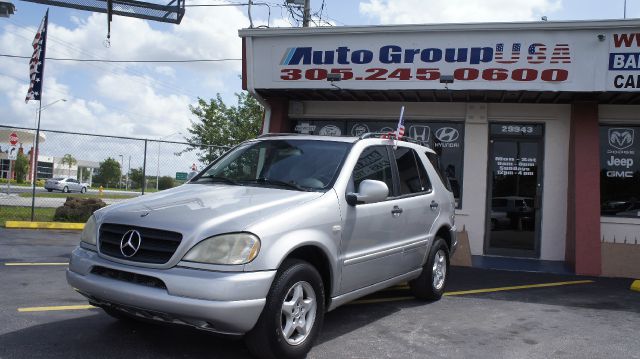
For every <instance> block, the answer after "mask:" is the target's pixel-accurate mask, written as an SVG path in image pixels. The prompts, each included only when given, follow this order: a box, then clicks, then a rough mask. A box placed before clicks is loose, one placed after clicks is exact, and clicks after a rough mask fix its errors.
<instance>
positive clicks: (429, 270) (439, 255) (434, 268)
mask: <svg viewBox="0 0 640 359" xmlns="http://www.w3.org/2000/svg"><path fill="white" fill-rule="evenodd" d="M448 274H449V247H447V244H446V243H445V241H444V239H442V238H440V237H436V238H435V240H434V242H433V245H432V246H431V250H430V251H429V257H428V258H427V263H426V264H425V265H424V267H423V269H422V273H421V274H420V276H419V277H418V278H416V279H414V280H412V281H410V282H409V287H410V288H411V292H412V293H413V295H414V296H415V297H416V298H418V299H423V300H428V301H436V300H439V299H440V298H441V297H442V294H443V293H444V289H445V287H446V286H447V276H448Z"/></svg>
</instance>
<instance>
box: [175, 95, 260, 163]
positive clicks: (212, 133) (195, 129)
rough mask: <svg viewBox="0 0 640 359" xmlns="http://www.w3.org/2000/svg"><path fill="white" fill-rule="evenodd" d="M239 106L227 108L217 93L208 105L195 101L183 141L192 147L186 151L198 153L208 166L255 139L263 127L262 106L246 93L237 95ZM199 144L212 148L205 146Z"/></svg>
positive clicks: (201, 101)
mask: <svg viewBox="0 0 640 359" xmlns="http://www.w3.org/2000/svg"><path fill="white" fill-rule="evenodd" d="M236 97H237V99H238V104H237V105H236V106H227V105H226V104H225V103H224V102H223V101H222V97H220V94H217V95H216V98H215V99H210V100H209V102H207V101H205V100H203V99H201V98H198V104H197V106H191V105H190V106H189V110H190V111H191V113H193V114H194V115H195V116H196V120H193V121H191V126H190V127H189V129H188V131H189V133H190V135H191V136H189V137H187V138H186V140H187V142H188V143H189V145H190V146H191V147H190V148H189V149H187V151H193V150H196V151H197V156H198V159H199V160H200V161H201V162H203V163H210V162H212V161H213V160H215V159H216V158H218V157H219V156H220V155H221V154H222V153H224V152H225V151H226V150H227V149H228V148H230V147H233V146H235V145H237V144H239V143H241V142H243V141H246V140H249V139H252V138H255V137H256V136H258V134H259V133H260V127H261V125H262V113H263V108H262V106H261V105H260V104H259V103H258V101H256V99H255V98H253V97H252V96H251V95H249V93H248V92H242V93H239V94H236ZM200 145H215V146H224V147H223V148H220V147H206V146H200Z"/></svg>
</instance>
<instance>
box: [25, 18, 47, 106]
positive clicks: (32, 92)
mask: <svg viewBox="0 0 640 359" xmlns="http://www.w3.org/2000/svg"><path fill="white" fill-rule="evenodd" d="M48 22H49V10H48V9H47V13H46V14H45V15H44V18H43V19H42V22H41V23H40V27H39V28H38V32H37V33H36V36H35V37H34V38H33V43H32V45H33V55H32V56H31V61H29V78H30V82H29V90H28V91H27V97H26V98H25V99H24V102H25V103H26V102H29V100H36V101H40V99H41V97H42V79H43V76H44V58H45V57H44V56H45V50H46V45H47V24H48Z"/></svg>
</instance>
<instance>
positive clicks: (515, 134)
mask: <svg viewBox="0 0 640 359" xmlns="http://www.w3.org/2000/svg"><path fill="white" fill-rule="evenodd" d="M489 142H490V157H489V166H488V169H489V173H488V194H489V198H487V207H488V208H487V230H486V233H487V235H486V239H485V254H494V255H504V256H514V257H539V253H540V239H539V232H540V231H539V229H540V219H541V198H542V168H543V166H542V165H543V156H542V125H524V126H523V125H491V139H490V141H489Z"/></svg>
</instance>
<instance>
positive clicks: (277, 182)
mask: <svg viewBox="0 0 640 359" xmlns="http://www.w3.org/2000/svg"><path fill="white" fill-rule="evenodd" d="M251 182H256V183H264V184H268V185H273V186H280V187H287V188H291V189H295V190H298V191H306V192H309V191H310V189H309V188H304V187H302V186H300V185H298V184H296V183H295V182H285V181H280V180H276V179H271V178H267V177H260V178H258V179H256V180H253V181H251Z"/></svg>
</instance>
